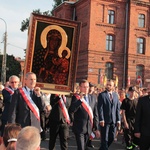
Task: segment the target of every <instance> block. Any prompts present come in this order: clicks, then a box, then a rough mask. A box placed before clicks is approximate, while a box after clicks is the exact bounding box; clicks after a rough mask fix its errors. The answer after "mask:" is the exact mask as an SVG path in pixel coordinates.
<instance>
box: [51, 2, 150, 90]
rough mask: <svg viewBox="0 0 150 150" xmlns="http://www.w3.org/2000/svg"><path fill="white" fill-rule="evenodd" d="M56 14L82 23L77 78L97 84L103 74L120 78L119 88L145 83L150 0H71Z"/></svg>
mask: <svg viewBox="0 0 150 150" xmlns="http://www.w3.org/2000/svg"><path fill="white" fill-rule="evenodd" d="M53 14H54V16H55V17H58V18H64V19H71V20H77V21H80V22H82V28H81V37H80V48H79V56H78V67H77V75H76V81H77V82H78V81H79V80H80V79H81V78H86V79H88V80H89V81H91V82H93V83H95V84H98V83H100V77H101V76H104V75H106V76H107V78H110V79H115V78H116V76H117V77H118V80H119V85H118V86H119V87H120V88H121V87H125V86H127V82H128V79H129V78H130V83H131V85H135V84H136V80H137V78H138V77H139V76H140V77H141V79H142V81H143V86H146V85H147V82H146V81H148V79H150V0H70V1H65V2H63V3H62V4H61V5H59V6H58V7H57V8H55V10H54V11H53Z"/></svg>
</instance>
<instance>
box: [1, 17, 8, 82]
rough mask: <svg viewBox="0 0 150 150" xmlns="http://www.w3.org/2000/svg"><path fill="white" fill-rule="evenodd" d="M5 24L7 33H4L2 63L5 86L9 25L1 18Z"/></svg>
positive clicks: (2, 78)
mask: <svg viewBox="0 0 150 150" xmlns="http://www.w3.org/2000/svg"><path fill="white" fill-rule="evenodd" d="M0 20H2V21H3V22H4V23H5V33H4V53H3V61H2V72H1V82H2V84H4V83H5V82H6V58H7V54H6V47H7V24H6V21H5V20H4V19H3V18H0Z"/></svg>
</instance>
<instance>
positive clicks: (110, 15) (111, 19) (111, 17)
mask: <svg viewBox="0 0 150 150" xmlns="http://www.w3.org/2000/svg"><path fill="white" fill-rule="evenodd" d="M107 23H109V24H114V23H115V11H113V10H108V22H107Z"/></svg>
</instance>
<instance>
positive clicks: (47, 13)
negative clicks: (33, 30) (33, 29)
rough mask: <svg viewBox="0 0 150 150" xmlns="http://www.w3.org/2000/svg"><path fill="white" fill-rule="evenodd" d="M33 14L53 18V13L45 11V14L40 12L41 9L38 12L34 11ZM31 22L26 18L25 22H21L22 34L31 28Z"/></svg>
mask: <svg viewBox="0 0 150 150" xmlns="http://www.w3.org/2000/svg"><path fill="white" fill-rule="evenodd" d="M33 13H35V14H40V15H46V16H51V12H50V11H49V10H48V11H45V12H40V9H37V10H33ZM29 20H30V18H26V19H25V20H23V21H22V22H21V28H20V30H21V31H22V32H24V31H25V30H27V29H28V26H29Z"/></svg>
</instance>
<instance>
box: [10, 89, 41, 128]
mask: <svg viewBox="0 0 150 150" xmlns="http://www.w3.org/2000/svg"><path fill="white" fill-rule="evenodd" d="M32 100H33V101H34V103H35V104H36V105H37V107H38V108H39V111H43V106H42V100H41V97H37V96H36V95H35V93H34V92H33V97H32ZM10 105H11V106H10V109H9V118H8V122H9V123H19V124H20V125H21V127H25V126H29V125H31V120H30V109H29V107H28V105H27V104H26V102H25V100H24V99H23V97H22V95H21V93H20V91H19V90H16V91H15V92H14V94H13V96H12V100H11V104H10Z"/></svg>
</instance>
